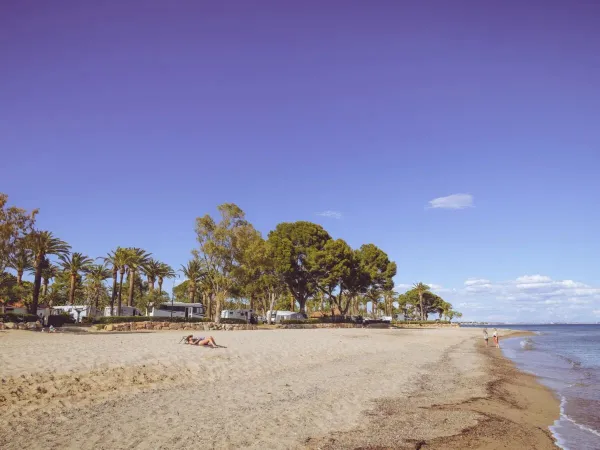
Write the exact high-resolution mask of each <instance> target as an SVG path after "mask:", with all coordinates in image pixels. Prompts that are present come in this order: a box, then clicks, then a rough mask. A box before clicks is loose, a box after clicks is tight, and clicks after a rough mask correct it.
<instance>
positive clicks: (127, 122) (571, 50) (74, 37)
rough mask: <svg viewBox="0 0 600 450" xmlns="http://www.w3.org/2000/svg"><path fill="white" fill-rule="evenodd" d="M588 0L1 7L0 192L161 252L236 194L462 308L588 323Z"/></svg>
mask: <svg viewBox="0 0 600 450" xmlns="http://www.w3.org/2000/svg"><path fill="white" fill-rule="evenodd" d="M598 23H600V2H595V1H591V0H590V1H583V0H570V1H568V0H565V1H556V0H545V1H541V0H540V1H528V2H522V1H514V0H507V1H503V2H481V1H460V0H457V1H453V2H447V1H442V0H438V1H434V0H432V1H427V2H423V1H403V2H398V1H385V0H380V1H375V2H363V1H353V0H346V1H337V0H332V1H328V2H317V1H312V0H307V1H303V2H280V1H256V2H247V1H245V0H244V1H240V0H237V1H236V0H232V1H229V2H206V1H178V2H171V1H166V0H144V1H142V0H123V1H119V2H116V1H113V2H81V1H72V0H55V1H53V2H44V1H40V0H38V1H25V2H23V1H18V0H4V1H2V2H0V55H2V63H1V66H2V67H1V69H0V161H1V164H0V192H4V193H6V194H8V195H9V202H10V203H11V204H16V205H18V206H21V207H25V208H29V209H31V208H40V214H39V216H38V226H39V227H41V228H43V229H49V230H52V231H53V232H54V233H55V235H57V236H58V237H60V238H62V239H64V240H66V241H67V242H69V243H70V244H71V245H72V247H73V251H79V252H83V253H86V254H88V255H90V256H94V257H96V256H102V255H105V254H106V253H107V252H108V251H110V250H112V249H114V248H116V247H117V246H136V247H142V248H144V249H146V250H147V251H150V252H152V253H153V255H154V256H155V257H156V258H158V259H160V260H162V261H165V262H167V263H169V264H171V265H173V266H174V267H179V266H180V264H182V263H185V262H186V261H187V260H188V259H189V257H190V251H191V250H192V249H193V248H194V247H195V246H196V241H195V234H194V220H195V218H196V217H199V216H202V215H204V214H213V215H214V214H216V212H217V211H216V207H217V205H219V204H221V203H224V202H234V203H236V204H237V205H239V206H240V207H241V208H242V209H243V210H244V211H245V212H246V214H247V218H248V219H249V220H250V221H251V222H252V223H253V224H254V225H255V226H256V228H257V229H259V230H260V231H261V233H263V235H265V236H266V235H267V233H268V232H269V230H272V229H273V228H274V227H275V226H276V224H277V223H279V222H284V221H285V222H287V221H296V220H309V221H313V222H316V223H319V224H321V225H323V226H324V227H325V228H326V229H327V230H328V231H329V232H330V234H331V235H332V236H333V237H335V238H343V239H345V240H346V241H347V242H348V243H349V244H350V245H352V246H353V247H359V246H360V245H362V244H365V243H374V244H376V245H378V246H380V247H381V248H382V249H383V250H385V251H386V252H387V253H388V254H389V256H390V258H391V259H393V260H394V261H396V262H397V264H398V275H397V277H396V279H395V281H396V284H397V289H398V290H400V291H401V290H403V289H406V288H407V287H409V286H410V285H411V284H412V283H415V282H418V281H423V282H426V283H429V284H430V285H431V286H432V287H433V289H434V291H435V292H437V293H438V294H440V295H441V296H442V297H444V298H445V299H447V300H449V301H451V302H452V303H453V304H454V306H455V307H456V309H458V310H460V311H462V312H463V314H464V316H463V319H464V320H499V321H530V322H531V321H534V322H539V321H559V320H561V321H600V266H599V264H598V254H599V252H600V240H599V239H597V236H598V230H599V229H600V208H598V204H599V202H598V194H599V193H600V181H598V178H597V174H598V167H599V163H600V126H598V124H599V123H600V81H599V80H600V27H598Z"/></svg>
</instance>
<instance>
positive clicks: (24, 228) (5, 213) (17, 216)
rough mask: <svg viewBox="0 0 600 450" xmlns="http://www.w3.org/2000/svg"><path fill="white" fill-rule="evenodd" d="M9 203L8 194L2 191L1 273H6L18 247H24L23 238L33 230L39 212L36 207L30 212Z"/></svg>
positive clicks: (0, 214) (0, 222) (0, 219)
mask: <svg viewBox="0 0 600 450" xmlns="http://www.w3.org/2000/svg"><path fill="white" fill-rule="evenodd" d="M7 204H8V195H6V194H3V193H0V274H1V273H4V271H5V270H6V268H7V267H8V265H9V263H10V260H11V259H12V258H13V256H14V255H15V254H16V253H17V251H18V249H19V248H22V247H23V246H22V245H21V244H22V243H23V238H24V237H25V236H26V235H27V234H29V233H30V232H31V231H32V230H33V226H34V224H35V216H36V214H37V212H38V211H37V209H35V210H33V211H31V212H30V213H28V212H27V211H25V210H24V209H22V208H17V207H15V206H7ZM26 248H27V247H26Z"/></svg>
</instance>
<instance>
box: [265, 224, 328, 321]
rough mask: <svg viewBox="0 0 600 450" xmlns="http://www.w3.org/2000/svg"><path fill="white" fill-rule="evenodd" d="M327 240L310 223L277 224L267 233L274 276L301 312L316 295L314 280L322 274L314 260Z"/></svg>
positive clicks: (326, 234) (325, 232) (323, 232)
mask: <svg viewBox="0 0 600 450" xmlns="http://www.w3.org/2000/svg"><path fill="white" fill-rule="evenodd" d="M330 240H331V236H329V233H327V231H325V229H324V228H323V227H322V226H320V225H317V224H314V223H311V222H302V221H301V222H294V223H280V224H279V225H277V227H276V228H275V230H274V231H271V232H270V233H269V238H268V241H269V244H270V246H271V249H272V257H273V263H274V267H275V272H276V273H277V274H278V275H280V276H281V277H282V279H283V280H284V282H285V283H286V285H287V287H288V289H289V291H290V292H291V294H292V295H293V296H294V299H295V300H296V301H297V302H298V304H299V305H300V312H304V311H305V309H306V302H307V301H308V299H309V298H310V297H313V296H314V295H315V294H316V292H317V282H316V280H317V279H318V277H319V274H320V273H322V272H321V270H320V269H319V267H318V265H317V264H316V263H315V262H316V261H315V260H316V258H317V254H318V253H319V252H321V251H323V250H324V248H325V245H326V244H327V242H328V241H330Z"/></svg>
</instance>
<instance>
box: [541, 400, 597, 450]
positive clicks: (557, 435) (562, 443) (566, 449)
mask: <svg viewBox="0 0 600 450" xmlns="http://www.w3.org/2000/svg"><path fill="white" fill-rule="evenodd" d="M566 403H567V399H566V397H564V396H562V395H561V397H560V417H559V418H558V419H557V420H556V421H555V422H554V425H552V426H551V427H549V428H550V431H551V432H552V434H553V435H554V438H555V439H556V445H557V446H558V447H560V448H561V449H563V450H570V449H569V447H567V446H566V443H565V440H564V439H563V437H562V436H561V435H560V433H558V431H557V429H556V428H557V426H560V422H561V421H563V420H565V421H567V422H570V423H572V424H573V425H575V426H576V427H577V428H579V429H580V430H582V431H586V432H588V433H591V434H593V435H595V436H597V437H600V431H597V430H594V429H593V428H590V427H586V426H585V425H582V424H580V423H579V422H577V421H575V420H573V419H572V418H571V417H569V416H568V415H567V414H565V405H566Z"/></svg>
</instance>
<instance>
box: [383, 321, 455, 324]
mask: <svg viewBox="0 0 600 450" xmlns="http://www.w3.org/2000/svg"><path fill="white" fill-rule="evenodd" d="M441 323H443V324H448V323H451V322H450V321H449V320H400V321H393V322H392V325H438V324H441Z"/></svg>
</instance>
